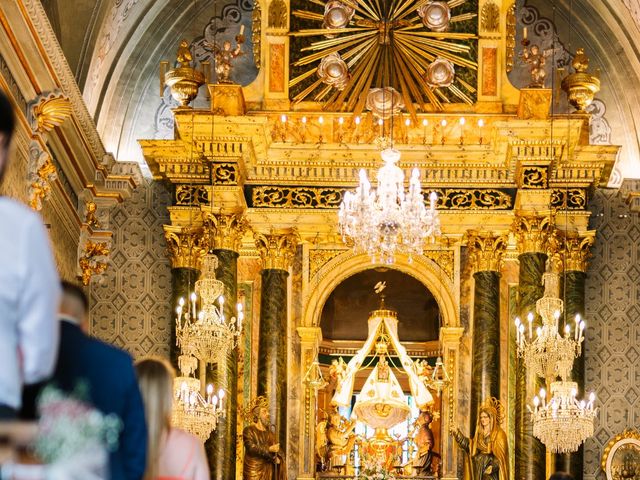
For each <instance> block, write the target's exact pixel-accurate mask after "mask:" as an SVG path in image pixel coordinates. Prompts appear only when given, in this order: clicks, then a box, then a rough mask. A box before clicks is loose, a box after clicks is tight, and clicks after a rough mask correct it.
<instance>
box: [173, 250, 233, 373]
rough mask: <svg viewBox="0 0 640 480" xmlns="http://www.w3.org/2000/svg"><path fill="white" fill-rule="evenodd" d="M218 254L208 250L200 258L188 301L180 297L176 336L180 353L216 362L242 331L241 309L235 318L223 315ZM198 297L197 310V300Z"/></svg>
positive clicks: (231, 348) (225, 355)
mask: <svg viewBox="0 0 640 480" xmlns="http://www.w3.org/2000/svg"><path fill="white" fill-rule="evenodd" d="M217 266H218V257H216V256H215V255H213V254H212V253H208V254H206V255H205V256H204V259H203V260H202V273H201V275H200V279H199V280H198V281H196V284H195V292H193V293H192V294H191V295H190V301H189V303H188V304H186V303H185V300H184V299H183V298H181V299H180V301H179V304H178V308H177V311H176V313H177V317H176V339H177V343H178V346H179V347H180V348H181V349H182V352H183V353H185V354H187V355H192V356H193V357H196V358H198V359H200V360H202V361H203V362H205V363H219V362H222V361H224V360H225V359H226V358H227V355H228V354H229V352H230V351H231V350H233V349H234V348H235V347H236V345H237V343H238V337H239V336H240V334H241V333H242V320H243V312H242V310H241V307H240V304H239V306H238V317H237V318H238V319H237V321H236V318H235V317H232V318H230V319H226V318H225V315H224V296H223V295H222V293H223V292H224V284H223V283H222V282H221V281H220V280H218V279H216V274H215V270H216V268H217ZM198 297H200V310H199V311H198V310H197V299H198Z"/></svg>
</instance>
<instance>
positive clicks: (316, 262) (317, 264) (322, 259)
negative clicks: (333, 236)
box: [309, 249, 345, 278]
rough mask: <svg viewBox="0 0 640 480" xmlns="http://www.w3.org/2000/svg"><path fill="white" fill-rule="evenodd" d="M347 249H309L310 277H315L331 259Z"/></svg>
mask: <svg viewBox="0 0 640 480" xmlns="http://www.w3.org/2000/svg"><path fill="white" fill-rule="evenodd" d="M344 252H345V250H337V249H332V250H328V249H314V250H310V251H309V277H310V278H313V277H314V276H315V274H316V273H318V271H319V270H320V269H321V268H322V267H323V266H324V265H325V264H326V263H328V262H329V261H331V260H332V259H334V258H336V257H337V256H338V255H340V254H342V253H344Z"/></svg>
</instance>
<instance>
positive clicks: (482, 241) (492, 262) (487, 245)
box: [465, 230, 508, 272]
mask: <svg viewBox="0 0 640 480" xmlns="http://www.w3.org/2000/svg"><path fill="white" fill-rule="evenodd" d="M465 240H466V242H467V247H468V248H469V258H470V260H471V265H472V267H473V270H474V271H475V272H486V271H494V272H499V271H500V268H501V266H502V261H503V254H504V252H505V250H506V248H507V243H508V236H507V235H506V234H502V235H494V234H493V233H491V232H480V231H477V230H468V231H467V233H466V235H465Z"/></svg>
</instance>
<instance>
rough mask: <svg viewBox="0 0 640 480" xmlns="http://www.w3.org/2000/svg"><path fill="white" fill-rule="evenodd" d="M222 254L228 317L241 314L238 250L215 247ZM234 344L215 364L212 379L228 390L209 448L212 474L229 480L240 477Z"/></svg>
mask: <svg viewBox="0 0 640 480" xmlns="http://www.w3.org/2000/svg"><path fill="white" fill-rule="evenodd" d="M213 253H214V254H215V255H216V256H217V257H218V262H219V263H218V268H217V270H216V278H217V279H218V280H220V281H221V282H222V283H224V299H225V302H224V316H225V318H226V319H230V318H232V317H236V316H237V312H236V304H237V303H238V300H237V298H238V287H237V285H238V253H237V252H234V251H232V250H222V249H218V250H213ZM237 355H238V354H237V350H236V349H235V348H234V349H233V350H231V351H230V352H229V354H228V355H227V359H226V362H225V363H224V364H218V365H215V366H213V369H212V372H211V373H212V375H211V377H210V378H211V383H213V384H214V385H215V388H216V390H217V389H220V388H222V389H223V390H224V391H225V405H224V409H225V418H220V419H219V420H218V425H217V427H216V429H215V431H214V432H213V433H212V434H211V438H210V439H209V445H207V447H208V448H207V451H208V456H209V466H210V469H211V478H212V479H216V480H227V479H235V478H236V434H237V426H238V423H237V412H238V356H237Z"/></svg>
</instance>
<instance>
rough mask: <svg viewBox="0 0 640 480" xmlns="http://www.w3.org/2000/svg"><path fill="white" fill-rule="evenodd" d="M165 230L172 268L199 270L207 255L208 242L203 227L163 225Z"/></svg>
mask: <svg viewBox="0 0 640 480" xmlns="http://www.w3.org/2000/svg"><path fill="white" fill-rule="evenodd" d="M163 228H164V238H165V239H166V240H167V253H168V255H169V259H170V260H171V268H193V269H195V270H199V269H200V263H201V261H202V257H203V256H204V254H205V253H206V240H205V236H204V230H203V229H202V227H178V226H175V225H163Z"/></svg>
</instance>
